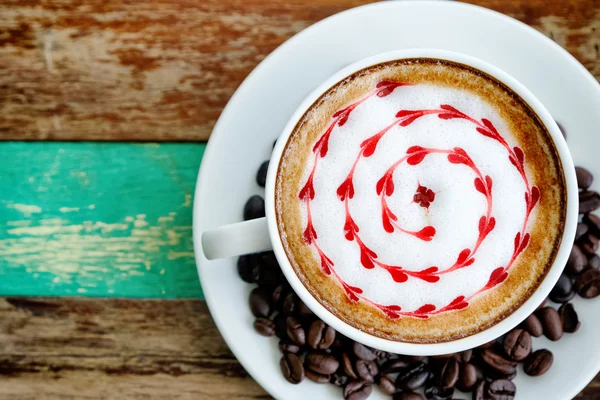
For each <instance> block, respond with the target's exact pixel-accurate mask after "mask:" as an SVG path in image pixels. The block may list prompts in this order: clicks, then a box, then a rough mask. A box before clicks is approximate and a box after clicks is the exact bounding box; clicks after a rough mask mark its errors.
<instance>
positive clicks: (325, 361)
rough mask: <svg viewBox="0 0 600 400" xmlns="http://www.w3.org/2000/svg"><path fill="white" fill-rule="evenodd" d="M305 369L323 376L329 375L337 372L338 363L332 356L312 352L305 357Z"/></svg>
mask: <svg viewBox="0 0 600 400" xmlns="http://www.w3.org/2000/svg"><path fill="white" fill-rule="evenodd" d="M305 362H306V367H307V368H308V369H310V370H313V371H315V372H318V373H320V374H323V375H330V374H333V373H334V372H335V371H337V369H338V367H339V366H340V363H339V361H338V360H336V359H335V357H333V356H332V355H329V354H326V353H320V352H312V353H308V354H307V355H306V360H305Z"/></svg>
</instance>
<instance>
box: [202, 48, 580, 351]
mask: <svg viewBox="0 0 600 400" xmlns="http://www.w3.org/2000/svg"><path fill="white" fill-rule="evenodd" d="M406 58H433V59H440V60H448V61H453V62H457V63H460V64H465V65H468V66H471V67H473V68H476V69H478V70H480V71H483V72H485V73H487V74H489V75H491V76H492V77H494V78H496V79H498V80H499V81H501V82H503V83H504V84H505V85H507V86H508V87H510V88H511V89H512V90H513V91H514V92H516V93H517V94H518V95H519V96H520V97H521V98H522V99H523V100H524V101H525V102H526V103H527V104H528V105H529V106H530V107H531V108H532V109H533V110H534V111H535V113H536V114H537V115H538V117H539V118H540V120H541V121H542V123H543V124H544V125H545V126H546V128H547V129H548V131H549V132H550V135H551V136H552V139H553V141H554V143H555V145H556V148H557V150H558V153H559V156H560V159H561V162H562V166H563V172H564V175H565V182H566V189H567V190H566V192H567V193H566V194H567V215H566V223H565V228H564V231H563V233H562V242H561V246H560V248H559V251H558V253H557V255H556V258H555V260H554V263H553V265H552V267H551V269H550V271H549V272H548V274H547V275H546V277H545V278H544V280H543V281H542V283H541V284H540V285H539V287H538V288H537V290H536V291H535V292H534V293H533V294H532V295H531V296H530V297H529V298H528V299H527V300H526V301H525V302H524V303H523V304H522V305H521V307H519V308H518V309H517V310H516V311H515V312H513V313H512V314H511V315H509V316H508V317H506V318H505V319H503V320H501V321H500V322H498V323H497V324H495V325H493V326H491V327H490V328H488V329H485V330H483V331H480V332H478V333H476V334H473V335H471V336H468V337H465V338H461V339H458V340H453V341H448V342H443V343H433V344H420V343H406V342H399V341H391V340H387V339H383V338H379V337H376V336H373V335H370V334H368V333H366V332H364V331H361V330H359V329H357V328H355V327H353V326H351V325H348V324H347V323H345V322H343V321H342V320H340V319H339V318H337V317H336V316H335V315H333V314H332V313H331V312H329V311H328V310H327V309H326V308H325V307H324V306H323V305H321V303H319V302H318V301H317V300H316V299H315V298H314V297H313V296H312V295H311V294H310V293H309V291H308V290H307V289H306V288H305V287H304V285H303V284H302V282H301V281H300V280H299V279H298V277H297V276H296V273H295V272H294V270H293V268H292V266H291V265H290V263H289V261H288V259H287V256H286V254H285V251H284V249H283V246H282V242H281V238H280V236H279V230H278V228H277V219H276V214H275V180H276V177H277V170H278V166H279V162H280V160H281V156H282V152H283V150H284V148H285V145H286V143H287V140H288V138H289V136H290V134H291V133H292V131H293V129H294V127H295V126H296V123H297V122H298V120H299V119H300V118H301V117H302V116H303V115H304V113H305V112H306V110H308V108H310V106H311V105H312V104H313V103H314V102H315V101H316V100H317V99H318V98H319V97H320V96H321V95H322V94H323V93H324V92H326V91H327V90H328V89H329V88H331V87H332V86H334V85H335V84H336V83H338V82H339V81H341V80H343V79H344V78H346V77H347V76H350V75H352V74H353V73H355V72H357V71H359V70H361V69H364V68H367V67H369V66H372V65H376V64H379V63H383V62H388V61H393V60H400V59H406ZM265 212H266V217H265V218H260V219H255V220H250V221H245V222H240V223H235V224H230V225H226V226H222V227H219V228H217V229H214V230H210V231H206V232H204V233H203V234H202V240H201V242H202V250H203V252H204V255H205V256H206V258H207V259H209V260H210V259H217V258H224V257H231V256H236V255H240V254H247V253H253V252H257V251H262V250H268V249H273V251H274V252H275V256H276V257H277V261H278V262H279V265H280V266H281V269H282V271H283V273H284V274H285V277H286V279H287V280H288V282H289V283H290V285H291V286H292V288H293V290H294V291H295V292H296V294H297V295H298V296H299V297H300V299H301V300H302V301H303V302H304V303H305V304H306V305H307V306H308V307H309V308H310V309H311V310H312V311H313V312H314V313H315V314H316V315H317V316H318V317H319V318H321V319H322V320H323V321H324V322H325V323H327V324H328V325H330V326H332V327H333V328H334V329H335V330H336V331H338V332H340V333H342V334H343V335H345V336H347V337H349V338H351V339H353V340H355V341H358V342H360V343H363V344H365V345H368V346H371V347H374V348H377V349H380V350H385V351H389V352H393V353H398V354H407V355H437V354H446V353H455V352H459V351H463V350H466V349H469V348H473V347H477V346H479V345H481V344H484V343H486V342H489V341H491V340H494V339H495V338H497V337H499V336H501V335H503V334H505V333H506V332H508V331H509V330H511V329H512V328H514V327H515V326H516V325H518V324H519V323H520V322H521V321H523V320H524V319H525V318H527V316H529V315H530V314H531V313H533V312H534V311H535V309H536V308H537V307H538V306H539V305H540V304H541V303H542V301H544V299H545V298H546V297H547V296H548V294H549V293H550V291H551V290H552V288H553V287H554V285H555V283H556V281H557V280H558V278H559V277H560V274H561V273H562V270H563V268H564V266H565V264H566V262H567V259H568V257H569V253H570V250H571V247H572V244H573V241H574V238H575V229H576V226H577V214H578V189H577V180H576V176H575V168H574V166H573V160H572V159H571V154H570V152H569V149H568V148H567V144H566V142H565V140H564V138H563V136H562V134H561V132H560V129H559V128H558V126H557V125H556V122H555V121H554V119H553V118H552V116H551V115H550V113H549V112H548V110H546V108H545V107H544V106H543V105H542V103H541V102H540V101H539V100H538V99H537V98H536V97H535V96H534V95H533V94H532V93H531V92H530V91H529V90H527V88H525V87H524V86H523V85H522V84H520V83H519V82H518V81H516V80H515V79H514V78H512V77H511V76H510V75H508V74H507V73H505V72H503V71H502V70H500V69H498V68H496V67H494V66H492V65H490V64H488V63H486V62H484V61H481V60H479V59H477V58H474V57H471V56H467V55H464V54H460V53H454V52H448V51H443V50H435V49H407V50H398V51H392V52H387V53H382V54H378V55H375V56H372V57H369V58H366V59H364V60H361V61H358V62H356V63H354V64H352V65H349V66H347V67H345V68H343V69H342V70H341V71H339V72H337V73H335V74H334V75H332V76H331V77H330V78H329V79H327V80H326V81H325V82H323V83H322V84H321V85H319V87H317V88H316V89H315V90H314V91H313V92H312V93H311V94H310V95H309V96H308V97H307V98H306V99H305V100H304V101H303V102H302V103H301V104H300V106H299V107H298V108H297V110H296V111H295V112H294V114H293V115H292V117H291V118H290V120H289V122H288V123H287V125H286V127H285V129H284V130H283V132H282V133H281V135H280V137H279V139H278V140H277V144H276V146H275V148H274V150H273V153H272V155H271V159H270V162H269V171H268V174H267V182H266V192H265Z"/></svg>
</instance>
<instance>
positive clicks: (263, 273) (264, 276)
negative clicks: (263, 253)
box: [256, 265, 281, 291]
mask: <svg viewBox="0 0 600 400" xmlns="http://www.w3.org/2000/svg"><path fill="white" fill-rule="evenodd" d="M280 275H281V271H278V270H276V269H272V268H265V267H264V266H262V265H261V266H260V267H259V270H258V279H257V280H256V283H257V284H258V286H262V287H265V288H268V289H269V290H270V291H271V290H273V288H275V287H276V286H277V285H279V283H280Z"/></svg>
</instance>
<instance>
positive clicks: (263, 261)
mask: <svg viewBox="0 0 600 400" xmlns="http://www.w3.org/2000/svg"><path fill="white" fill-rule="evenodd" d="M258 263H259V264H260V266H261V267H263V268H266V269H273V270H277V271H279V270H280V269H281V268H280V267H279V262H278V261H277V257H275V253H274V252H273V251H263V252H262V253H258Z"/></svg>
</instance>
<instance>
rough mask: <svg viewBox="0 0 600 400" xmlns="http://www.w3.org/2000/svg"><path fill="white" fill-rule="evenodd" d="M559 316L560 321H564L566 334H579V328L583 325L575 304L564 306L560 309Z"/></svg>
mask: <svg viewBox="0 0 600 400" xmlns="http://www.w3.org/2000/svg"><path fill="white" fill-rule="evenodd" d="M558 314H559V315H560V319H561V320H562V323H563V330H564V331H565V332H567V333H574V332H577V330H578V329H579V326H581V323H580V322H579V317H578V316H577V312H576V311H575V307H573V304H571V303H566V304H563V305H562V306H560V308H559V309H558Z"/></svg>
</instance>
